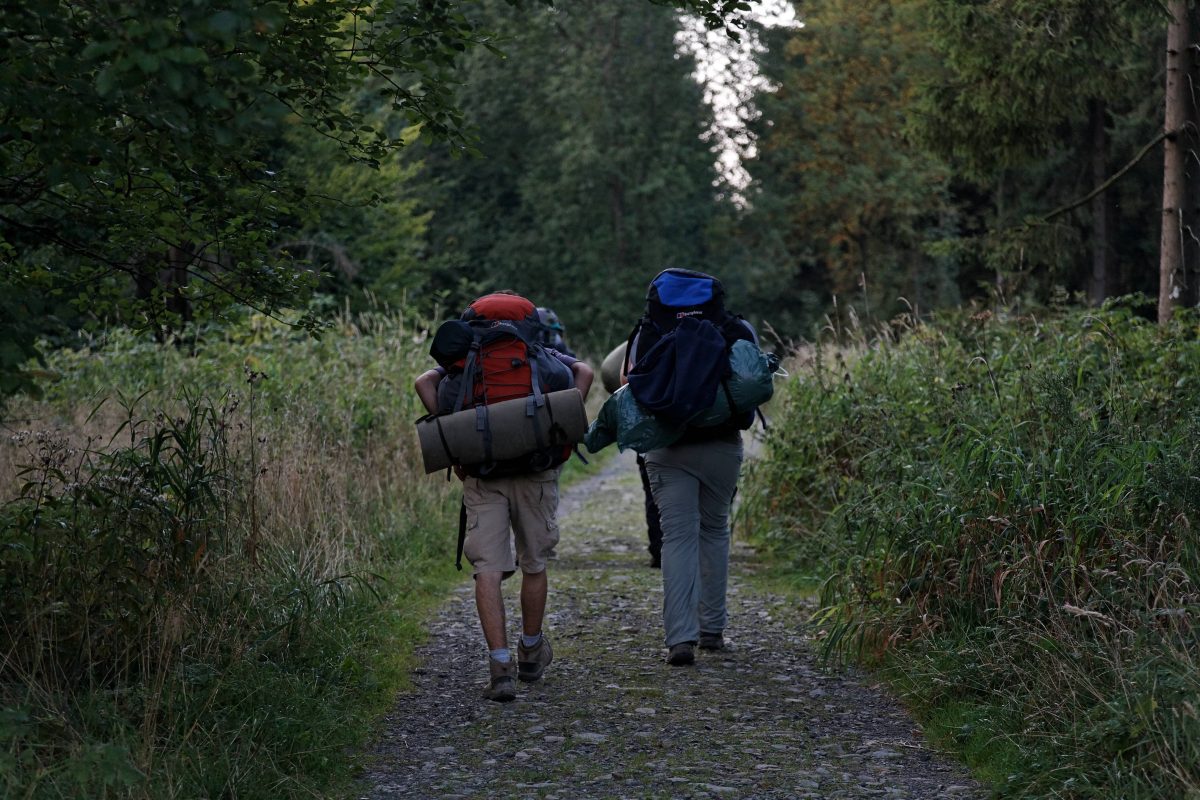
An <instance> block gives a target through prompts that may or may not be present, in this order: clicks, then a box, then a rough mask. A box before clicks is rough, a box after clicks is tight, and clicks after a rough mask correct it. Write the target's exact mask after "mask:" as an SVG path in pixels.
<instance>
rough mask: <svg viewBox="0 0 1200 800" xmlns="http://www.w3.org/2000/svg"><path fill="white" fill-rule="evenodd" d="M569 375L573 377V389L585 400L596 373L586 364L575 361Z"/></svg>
mask: <svg viewBox="0 0 1200 800" xmlns="http://www.w3.org/2000/svg"><path fill="white" fill-rule="evenodd" d="M571 374H573V375H574V376H575V388H576V389H578V390H579V393H580V394H581V395H583V399H584V400H587V396H588V391H589V390H590V389H591V388H592V378H594V377H595V375H596V373H595V372H593V371H592V368H591V367H589V366H588V365H587V364H585V363H583V362H582V361H576V362H575V363H574V364H572V365H571Z"/></svg>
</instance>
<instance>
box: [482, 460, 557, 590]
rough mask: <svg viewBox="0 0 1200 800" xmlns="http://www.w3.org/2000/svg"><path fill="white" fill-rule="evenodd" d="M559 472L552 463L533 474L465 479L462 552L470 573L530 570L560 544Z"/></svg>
mask: <svg viewBox="0 0 1200 800" xmlns="http://www.w3.org/2000/svg"><path fill="white" fill-rule="evenodd" d="M558 473H559V470H558V468H555V469H548V470H545V471H543V472H535V473H533V474H532V475H513V476H510V477H506V478H490V479H488V480H481V479H479V478H472V477H467V478H464V479H463V504H464V505H465V506H466V508H467V541H466V543H465V544H464V546H463V555H465V556H466V557H467V560H468V561H470V562H471V567H472V574H473V575H478V574H479V573H481V572H501V573H504V577H506V578H507V577H508V576H509V575H512V574H513V572H515V571H516V569H517V567H520V568H521V571H522V572H525V573H528V574H530V575H533V574H536V573H538V572H541V571H543V570H544V569H546V559H547V557H549V555H550V553H551V552H552V551H553V550H554V546H555V545H557V544H558V517H557V514H558ZM514 544H515V547H514Z"/></svg>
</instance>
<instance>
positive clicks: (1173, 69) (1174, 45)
mask: <svg viewBox="0 0 1200 800" xmlns="http://www.w3.org/2000/svg"><path fill="white" fill-rule="evenodd" d="M1168 11H1169V13H1170V15H1171V22H1170V24H1169V25H1168V26H1167V92H1166V100H1165V106H1166V108H1165V114H1164V123H1163V124H1164V128H1165V130H1166V133H1167V138H1166V141H1165V142H1164V145H1163V202H1162V239H1161V244H1160V246H1159V262H1158V321H1159V323H1160V324H1162V323H1165V322H1167V321H1168V320H1170V319H1171V314H1172V313H1173V312H1174V310H1175V306H1176V305H1177V304H1178V303H1179V300H1180V298H1181V296H1182V295H1183V292H1184V283H1185V275H1184V271H1183V241H1182V234H1183V230H1182V224H1181V223H1182V215H1183V210H1184V204H1185V181H1184V136H1183V128H1184V123H1185V122H1186V121H1187V72H1188V69H1187V64H1188V53H1187V46H1188V41H1189V39H1190V37H1189V35H1188V34H1189V32H1188V27H1189V26H1188V8H1187V0H1170V3H1169V7H1168Z"/></svg>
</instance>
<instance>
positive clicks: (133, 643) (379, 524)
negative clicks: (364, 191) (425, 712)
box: [0, 314, 454, 798]
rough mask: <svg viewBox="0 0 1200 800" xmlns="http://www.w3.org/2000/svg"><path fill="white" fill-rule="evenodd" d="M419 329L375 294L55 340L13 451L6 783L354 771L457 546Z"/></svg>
mask: <svg viewBox="0 0 1200 800" xmlns="http://www.w3.org/2000/svg"><path fill="white" fill-rule="evenodd" d="M422 341H423V333H422V331H421V329H420V328H419V327H417V326H415V325H414V324H413V323H412V322H410V321H406V320H404V319H403V318H401V317H399V316H389V315H381V314H375V315H363V316H360V317H354V318H349V317H346V318H343V319H341V320H340V321H339V324H338V326H337V329H336V330H334V331H331V332H330V333H329V334H327V335H326V336H325V337H323V338H322V339H320V340H314V339H311V338H308V337H307V336H304V335H295V334H293V333H291V332H290V331H288V330H287V329H286V328H283V327H282V326H276V325H273V324H268V323H267V322H265V321H263V320H255V321H253V322H252V324H251V325H249V326H248V327H246V328H244V329H239V330H236V331H230V332H226V333H223V334H216V333H213V334H210V336H209V340H208V341H204V342H198V343H197V346H196V347H195V351H194V353H192V352H189V350H186V349H182V348H175V347H165V348H164V347H160V346H156V345H151V344H147V343H144V342H142V341H139V340H137V339H135V338H133V337H130V336H128V335H126V334H124V333H120V332H117V333H114V335H112V336H111V337H109V338H108V339H106V340H105V341H103V342H96V343H93V344H92V346H90V347H87V348H84V349H80V350H76V351H59V352H55V353H51V354H48V357H47V366H48V368H49V369H51V370H54V371H56V372H57V373H58V375H59V376H60V377H59V380H58V381H57V382H54V383H52V384H50V385H47V386H45V387H43V389H44V391H43V396H44V400H43V401H41V402H34V401H32V400H24V401H18V402H17V403H15V404H14V405H12V406H11V407H10V409H9V413H10V416H11V417H24V418H25V419H24V421H23V422H22V425H24V426H25V428H27V429H26V430H22V431H17V432H15V433H14V434H13V435H12V436H11V437H10V441H9V444H8V447H6V448H5V449H4V450H3V452H2V453H0V474H3V475H5V476H6V480H5V482H4V484H2V485H6V486H11V487H12V491H11V492H10V496H9V497H8V498H7V500H8V502H7V503H5V504H4V505H3V506H0V795H4V796H24V797H155V798H157V797H216V796H229V797H270V798H278V797H292V796H297V797H298V796H305V797H308V796H312V795H314V794H318V795H328V794H329V793H330V792H332V791H337V787H338V786H339V785H340V784H341V783H344V782H345V781H347V780H348V771H349V765H348V760H349V759H348V757H347V756H348V752H349V749H350V748H352V747H354V746H355V745H357V744H359V743H360V742H361V739H362V737H363V736H364V735H365V734H366V732H367V731H368V730H369V727H370V724H371V721H372V720H373V714H374V713H375V712H376V711H377V710H378V708H379V706H380V705H381V704H383V703H386V702H388V700H390V698H391V696H392V695H393V694H394V692H395V690H396V688H397V686H398V684H399V682H400V681H401V680H402V675H403V672H402V670H401V669H400V666H401V659H402V658H403V656H402V654H403V653H404V652H406V651H407V650H409V649H410V647H409V644H410V637H411V636H413V635H415V633H416V630H415V619H416V616H417V615H416V614H415V613H414V609H415V608H416V607H418V606H419V605H420V604H421V603H422V602H427V598H428V597H430V596H431V595H432V594H435V593H436V590H437V588H438V587H440V586H441V585H443V583H444V582H445V581H446V580H447V579H448V577H449V574H450V570H449V569H448V567H449V564H450V563H451V562H452V560H453V556H452V550H453V536H452V532H453V522H452V518H451V512H452V511H453V510H454V509H452V508H451V507H450V504H449V496H448V495H449V492H448V491H447V488H448V486H449V485H448V484H445V483H444V482H441V481H436V480H432V479H427V478H426V477H425V476H424V475H423V474H422V471H421V469H420V467H419V458H418V456H417V454H416V450H415V443H414V441H413V436H412V426H411V422H412V420H413V419H415V418H416V417H417V416H418V415H419V413H418V407H417V406H418V403H417V400H416V398H415V395H414V394H413V392H412V391H411V388H410V387H411V385H412V379H413V377H414V376H415V374H416V372H417V371H418V370H419V369H421V368H423V366H424V362H425V357H424V354H423V353H422V352H421V349H422V348H421V344H422ZM120 398H127V399H124V400H122V399H120ZM398 637H409V638H404V639H403V640H402V641H397V639H398Z"/></svg>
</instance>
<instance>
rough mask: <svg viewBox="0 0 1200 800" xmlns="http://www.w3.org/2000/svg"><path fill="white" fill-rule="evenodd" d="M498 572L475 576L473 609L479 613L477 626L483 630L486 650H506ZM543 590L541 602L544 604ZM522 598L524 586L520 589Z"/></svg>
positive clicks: (506, 637)
mask: <svg viewBox="0 0 1200 800" xmlns="http://www.w3.org/2000/svg"><path fill="white" fill-rule="evenodd" d="M502 577H503V576H502V575H501V573H499V572H481V573H479V574H478V575H476V576H475V608H476V610H477V611H478V612H479V624H480V626H481V627H482V628H483V638H484V639H486V640H487V646H488V650H504V649H507V648H508V633H507V632H506V631H505V620H504V598H503V597H502V596H501V594H500V580H501V578H502ZM544 592H545V590H544V589H543V596H542V602H543V605H544V604H545V594H544ZM521 594H522V597H523V596H524V586H522V587H521Z"/></svg>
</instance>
